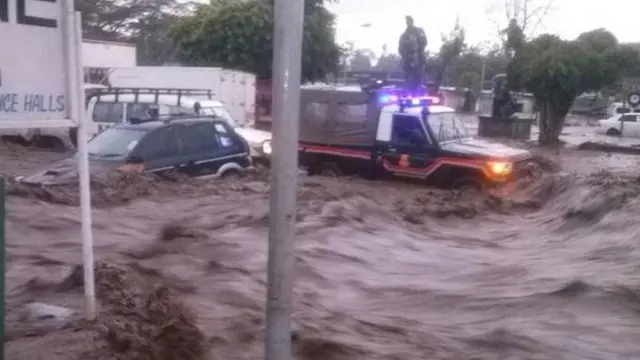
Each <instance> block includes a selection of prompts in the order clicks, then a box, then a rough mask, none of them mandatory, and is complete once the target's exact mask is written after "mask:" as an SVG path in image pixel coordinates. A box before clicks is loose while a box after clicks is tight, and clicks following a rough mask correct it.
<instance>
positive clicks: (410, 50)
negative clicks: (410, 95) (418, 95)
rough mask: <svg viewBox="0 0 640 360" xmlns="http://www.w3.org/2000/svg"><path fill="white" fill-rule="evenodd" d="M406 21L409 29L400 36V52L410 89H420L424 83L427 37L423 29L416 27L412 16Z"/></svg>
mask: <svg viewBox="0 0 640 360" xmlns="http://www.w3.org/2000/svg"><path fill="white" fill-rule="evenodd" d="M405 20H406V24H407V28H406V29H405V31H404V32H403V33H402V35H400V41H399V45H398V52H399V53H400V58H401V59H402V70H403V71H404V74H405V81H406V82H407V84H408V85H409V86H410V87H418V86H420V85H422V83H423V82H424V71H425V69H424V68H425V63H426V55H425V49H426V48H427V36H426V35H425V33H424V30H423V29H422V28H419V27H417V26H415V24H414V22H413V18H412V17H411V16H407V17H406V18H405Z"/></svg>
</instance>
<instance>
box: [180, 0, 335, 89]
mask: <svg viewBox="0 0 640 360" xmlns="http://www.w3.org/2000/svg"><path fill="white" fill-rule="evenodd" d="M334 22H335V17H334V15H333V14H332V13H330V12H329V11H328V10H327V9H326V8H325V7H324V2H323V1H321V0H307V1H305V17H304V33H303V49H302V79H303V80H306V81H317V80H323V79H325V78H326V76H327V75H328V74H331V73H337V71H338V66H339V63H340V57H341V52H342V49H341V48H340V47H339V46H338V45H337V44H336V42H335V29H334ZM170 37H171V38H172V39H173V40H174V42H175V44H176V46H177V48H178V50H179V57H180V59H181V60H183V61H184V62H185V63H187V64H190V65H204V66H223V67H227V68H231V69H238V70H244V71H248V72H252V73H255V74H256V75H257V76H258V77H259V78H263V79H267V78H271V67H272V60H273V55H272V54H273V0H246V1H233V0H220V1H216V2H212V4H208V5H202V6H199V7H198V9H197V10H196V11H195V12H194V13H193V14H192V15H191V16H187V17H184V18H183V19H182V20H181V21H180V22H179V24H178V25H176V26H174V27H173V28H172V29H171V32H170Z"/></svg>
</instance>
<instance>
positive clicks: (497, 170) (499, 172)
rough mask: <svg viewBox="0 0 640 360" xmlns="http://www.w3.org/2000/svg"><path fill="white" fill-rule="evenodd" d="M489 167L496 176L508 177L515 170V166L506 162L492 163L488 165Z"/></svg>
mask: <svg viewBox="0 0 640 360" xmlns="http://www.w3.org/2000/svg"><path fill="white" fill-rule="evenodd" d="M487 166H488V167H489V171H491V174H493V175H495V176H507V175H509V174H511V171H512V170H513V165H511V163H508V162H504V161H490V162H488V163H487Z"/></svg>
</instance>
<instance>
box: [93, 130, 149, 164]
mask: <svg viewBox="0 0 640 360" xmlns="http://www.w3.org/2000/svg"><path fill="white" fill-rule="evenodd" d="M145 134H146V132H145V131H143V130H136V129H122V128H110V129H107V130H105V131H103V132H101V133H100V134H98V135H97V136H96V137H94V138H93V139H91V141H89V143H87V151H88V152H89V156H91V157H94V158H101V159H109V160H119V159H122V158H124V157H126V156H127V155H128V154H129V153H130V152H131V150H133V148H134V147H135V146H136V145H137V144H138V141H140V139H141V138H142V137H143V136H144V135H145Z"/></svg>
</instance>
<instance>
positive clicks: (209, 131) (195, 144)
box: [180, 123, 219, 155]
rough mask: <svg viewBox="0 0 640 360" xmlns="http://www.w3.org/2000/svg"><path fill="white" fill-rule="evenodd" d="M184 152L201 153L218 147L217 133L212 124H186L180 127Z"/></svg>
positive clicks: (190, 153)
mask: <svg viewBox="0 0 640 360" xmlns="http://www.w3.org/2000/svg"><path fill="white" fill-rule="evenodd" d="M180 137H181V138H182V144H183V146H184V151H185V154H188V155H194V154H203V153H210V152H214V151H216V150H218V149H219V144H218V133H217V131H216V128H215V126H214V124H212V123H199V124H186V125H184V126H181V127H180Z"/></svg>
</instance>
